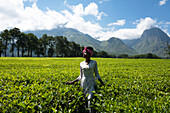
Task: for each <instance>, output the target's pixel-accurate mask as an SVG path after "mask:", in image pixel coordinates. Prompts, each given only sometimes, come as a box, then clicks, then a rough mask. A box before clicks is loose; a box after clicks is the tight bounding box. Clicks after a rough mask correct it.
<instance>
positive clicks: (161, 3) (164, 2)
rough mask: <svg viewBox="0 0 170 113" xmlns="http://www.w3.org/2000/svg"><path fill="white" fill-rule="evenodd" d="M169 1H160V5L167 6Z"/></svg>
mask: <svg viewBox="0 0 170 113" xmlns="http://www.w3.org/2000/svg"><path fill="white" fill-rule="evenodd" d="M167 1H168V0H161V1H159V5H165V4H166V2H167Z"/></svg>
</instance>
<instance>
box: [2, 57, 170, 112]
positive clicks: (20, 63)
mask: <svg viewBox="0 0 170 113" xmlns="http://www.w3.org/2000/svg"><path fill="white" fill-rule="evenodd" d="M83 60H84V59H83V58H3V57H2V58H0V113H1V112H2V113H11V112H13V113H15V112H16V113H18V112H23V113H33V112H39V113H48V112H57V113H76V112H77V113H82V112H83V111H85V108H84V103H85V101H86V100H85V97H84V95H83V92H82V91H81V90H82V89H81V87H80V85H79V84H80V82H77V83H75V84H74V85H66V84H65V82H67V81H72V80H74V79H76V78H77V77H78V76H79V74H80V68H79V67H80V62H82V61H83ZM92 60H95V61H97V64H98V70H99V74H100V76H101V79H102V80H103V82H104V83H105V84H106V85H105V86H102V85H101V84H100V82H99V81H96V82H97V86H98V87H97V91H96V92H95V94H94V96H95V98H94V99H93V105H92V106H93V107H94V109H95V110H96V111H97V112H99V113H100V112H102V113H103V112H105V113H112V112H116V113H119V112H124V113H127V112H137V113H152V112H155V113H160V112H162V113H168V112H170V100H169V99H170V60H169V59H113V58H92ZM107 85H111V86H107Z"/></svg>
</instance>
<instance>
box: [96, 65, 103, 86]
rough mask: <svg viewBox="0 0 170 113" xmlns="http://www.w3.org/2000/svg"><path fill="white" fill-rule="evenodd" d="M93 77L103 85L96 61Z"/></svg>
mask: <svg viewBox="0 0 170 113" xmlns="http://www.w3.org/2000/svg"><path fill="white" fill-rule="evenodd" d="M95 77H96V78H97V79H98V80H99V81H100V83H101V84H102V85H103V86H104V82H103V81H102V79H101V78H100V75H99V72H98V67H97V62H96V64H95Z"/></svg>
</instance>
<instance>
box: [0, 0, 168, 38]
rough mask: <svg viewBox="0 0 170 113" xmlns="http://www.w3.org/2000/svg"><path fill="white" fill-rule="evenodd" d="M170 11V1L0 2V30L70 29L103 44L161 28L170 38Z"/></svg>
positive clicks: (55, 0) (71, 0)
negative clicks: (115, 38)
mask: <svg viewBox="0 0 170 113" xmlns="http://www.w3.org/2000/svg"><path fill="white" fill-rule="evenodd" d="M169 12H170V0H0V31H3V30H5V29H12V28H14V27H17V28H19V29H20V30H21V31H22V32H24V31H28V30H51V29H54V28H57V27H66V28H74V29H77V30H79V31H80V32H82V33H85V34H89V35H90V36H92V37H93V38H95V39H98V40H100V41H103V40H108V39H109V38H111V37H117V38H120V39H137V38H140V36H141V35H142V33H143V31H144V30H146V29H149V28H152V27H159V28H160V29H162V30H163V31H164V32H165V33H167V35H168V36H170V13H169Z"/></svg>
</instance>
